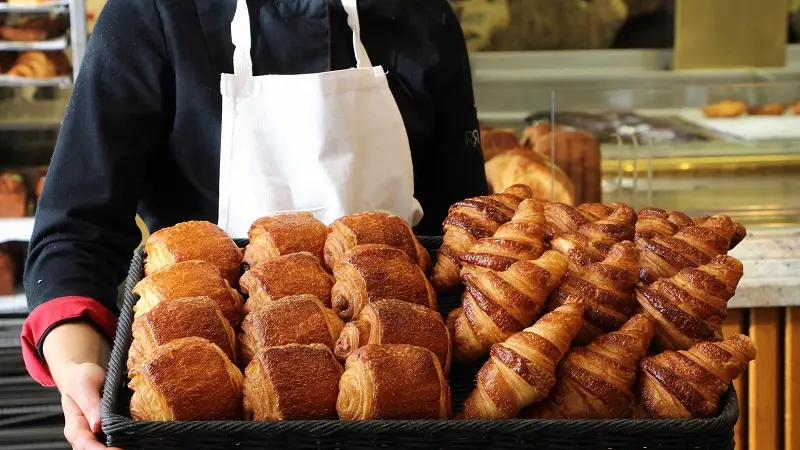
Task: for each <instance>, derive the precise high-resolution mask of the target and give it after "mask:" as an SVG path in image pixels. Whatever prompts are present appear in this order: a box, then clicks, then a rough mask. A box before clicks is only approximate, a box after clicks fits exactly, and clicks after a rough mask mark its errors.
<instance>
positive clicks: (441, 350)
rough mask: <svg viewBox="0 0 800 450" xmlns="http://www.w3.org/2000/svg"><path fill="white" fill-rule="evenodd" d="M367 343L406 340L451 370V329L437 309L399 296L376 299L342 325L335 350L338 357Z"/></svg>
mask: <svg viewBox="0 0 800 450" xmlns="http://www.w3.org/2000/svg"><path fill="white" fill-rule="evenodd" d="M369 344H409V345H416V346H418V347H424V348H427V349H428V350H430V351H432V352H433V353H434V354H435V355H436V357H437V358H439V362H440V363H441V366H442V370H444V373H445V375H447V374H448V373H449V372H450V357H451V353H452V346H451V344H450V333H449V331H448V330H447V327H446V326H445V324H444V321H443V320H442V317H441V316H440V315H439V313H438V312H436V311H434V310H431V309H429V308H426V307H424V306H421V305H415V304H412V303H408V302H404V301H401V300H377V301H374V302H371V303H370V304H369V305H367V306H366V307H365V308H364V309H362V310H361V313H359V315H358V317H357V318H356V320H354V321H352V322H350V323H348V324H347V325H345V327H344V330H343V331H342V333H341V335H340V336H339V340H338V341H337V343H336V348H335V349H334V353H335V354H336V357H337V358H339V360H340V361H346V360H347V358H348V357H349V356H350V355H351V354H352V353H353V352H354V351H355V350H357V349H359V348H361V347H363V346H365V345H369Z"/></svg>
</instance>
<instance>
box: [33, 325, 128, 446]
mask: <svg viewBox="0 0 800 450" xmlns="http://www.w3.org/2000/svg"><path fill="white" fill-rule="evenodd" d="M108 353H109V349H108V343H107V342H106V341H105V339H104V338H103V337H102V336H101V335H100V334H99V333H98V332H97V331H95V329H94V328H92V327H91V326H89V325H87V324H84V323H67V324H64V325H60V326H58V327H57V328H55V329H54V330H52V331H51V332H50V333H48V335H47V337H46V338H45V342H44V355H45V359H46V360H47V364H48V366H49V368H50V373H51V374H52V375H53V379H54V380H55V382H56V386H58V389H59V391H60V392H61V407H62V409H63V410H64V437H66V438H67V441H68V442H69V443H70V444H71V445H72V448H73V449H74V450H102V449H106V448H107V447H106V446H105V445H103V444H102V443H100V442H97V438H96V437H95V435H94V433H97V432H99V431H100V426H101V424H100V392H101V391H102V389H103V382H104V380H105V378H106V372H105V370H104V369H103V367H104V366H105V364H106V362H107V361H108ZM117 450H119V449H117Z"/></svg>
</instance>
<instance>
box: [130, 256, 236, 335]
mask: <svg viewBox="0 0 800 450" xmlns="http://www.w3.org/2000/svg"><path fill="white" fill-rule="evenodd" d="M133 293H134V294H136V295H138V296H139V301H137V302H136V304H135V305H134V306H133V312H134V315H135V316H136V317H139V316H141V315H142V314H144V313H146V312H148V311H150V310H151V309H153V308H154V307H155V306H156V305H157V304H159V303H160V302H163V301H168V300H175V299H179V298H185V297H209V298H211V299H212V300H214V301H215V302H216V303H217V305H219V308H220V309H221V310H222V313H223V314H224V315H225V318H226V319H228V322H230V324H231V326H233V327H234V328H236V326H238V325H239V319H240V314H241V310H242V296H241V294H239V292H238V291H237V290H236V289H233V288H232V287H231V286H230V285H229V284H228V281H227V280H225V279H224V278H222V276H221V275H220V273H219V271H218V270H217V269H216V267H214V266H213V265H212V264H211V263H208V262H205V261H184V262H179V263H176V264H171V265H169V266H165V267H162V268H160V269H158V270H156V271H154V272H152V273H151V274H150V275H148V276H146V277H145V278H144V279H142V280H141V281H139V282H138V283H136V286H134V288H133Z"/></svg>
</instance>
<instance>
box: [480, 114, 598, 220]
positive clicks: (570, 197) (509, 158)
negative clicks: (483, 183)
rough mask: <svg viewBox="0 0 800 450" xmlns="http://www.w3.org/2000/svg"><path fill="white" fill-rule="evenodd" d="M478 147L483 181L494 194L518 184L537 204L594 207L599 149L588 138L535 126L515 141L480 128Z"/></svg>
mask: <svg viewBox="0 0 800 450" xmlns="http://www.w3.org/2000/svg"><path fill="white" fill-rule="evenodd" d="M481 143H482V148H483V152H484V159H485V160H486V165H485V168H486V179H487V180H488V182H489V185H490V186H491V187H492V191H493V192H495V193H499V192H503V191H504V190H506V189H508V188H509V187H511V186H513V185H515V184H524V185H526V186H528V187H529V188H530V189H531V191H532V193H533V198H537V199H540V200H553V201H555V202H559V203H566V204H569V205H573V204H579V203H589V202H598V201H600V197H601V195H602V190H601V174H600V143H599V142H598V140H597V139H595V138H594V137H593V136H592V135H591V134H588V133H584V132H582V131H579V130H577V129H575V128H571V127H567V126H561V125H557V126H555V127H552V126H551V125H550V124H548V123H535V124H534V125H531V126H529V127H527V128H526V129H525V131H524V132H523V134H522V137H519V136H517V133H516V131H514V130H513V129H507V128H491V127H488V126H482V127H481ZM552 150H555V151H552ZM551 158H552V160H551Z"/></svg>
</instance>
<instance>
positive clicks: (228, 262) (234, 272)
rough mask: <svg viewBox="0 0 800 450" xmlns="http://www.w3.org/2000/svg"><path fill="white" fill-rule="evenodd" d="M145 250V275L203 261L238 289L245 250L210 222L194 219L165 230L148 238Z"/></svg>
mask: <svg viewBox="0 0 800 450" xmlns="http://www.w3.org/2000/svg"><path fill="white" fill-rule="evenodd" d="M144 251H145V253H146V254H147V260H146V262H145V265H144V273H145V275H150V274H151V273H153V272H155V271H156V270H158V269H160V268H162V267H165V266H169V265H171V264H175V263H179V262H183V261H192V260H200V261H207V262H210V263H211V264H213V265H214V266H215V267H216V268H217V269H218V270H219V273H221V274H222V277H223V278H225V280H227V281H228V283H230V285H231V286H233V287H236V286H238V283H239V271H240V267H241V265H242V250H241V249H240V248H239V247H238V246H237V245H236V243H235V242H233V239H231V238H230V236H228V235H227V234H226V233H225V232H224V231H223V230H222V228H220V227H218V226H217V225H214V224H213V223H211V222H205V221H197V220H193V221H190V222H182V223H179V224H177V225H174V226H171V227H167V228H162V229H160V230H158V231H156V232H155V233H153V234H152V235H150V237H149V238H147V242H146V243H145V246H144Z"/></svg>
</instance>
